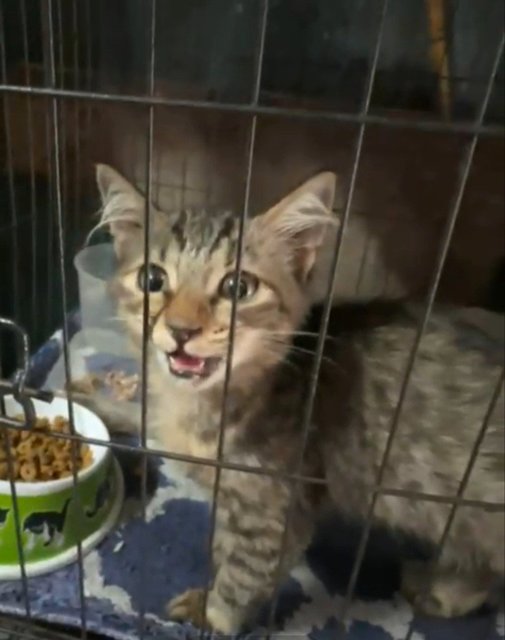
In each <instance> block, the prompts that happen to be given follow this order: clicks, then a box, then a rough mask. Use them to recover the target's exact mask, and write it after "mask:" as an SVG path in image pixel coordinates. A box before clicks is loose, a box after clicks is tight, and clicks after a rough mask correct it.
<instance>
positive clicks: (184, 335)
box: [168, 325, 202, 346]
mask: <svg viewBox="0 0 505 640" xmlns="http://www.w3.org/2000/svg"><path fill="white" fill-rule="evenodd" d="M168 328H169V330H170V333H171V334H172V337H173V339H174V340H175V341H176V342H177V344H178V345H179V346H182V345H184V344H185V343H186V342H188V341H189V340H191V338H194V337H195V336H196V335H198V334H199V333H201V332H202V329H201V327H198V328H196V329H195V328H191V327H176V326H173V325H168Z"/></svg>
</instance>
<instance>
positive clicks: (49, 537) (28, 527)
mask: <svg viewBox="0 0 505 640" xmlns="http://www.w3.org/2000/svg"><path fill="white" fill-rule="evenodd" d="M69 504H70V500H67V501H66V503H65V506H64V507H63V511H61V512H60V511H42V512H37V513H32V514H31V515H29V516H28V517H27V518H26V520H25V521H24V523H23V531H25V532H28V533H32V534H34V535H37V536H44V546H45V547H47V546H49V545H50V544H51V543H52V542H54V541H56V540H57V539H58V538H61V536H62V535H63V527H64V526H65V519H66V516H67V510H68V507H69Z"/></svg>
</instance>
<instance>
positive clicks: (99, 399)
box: [56, 389, 141, 435]
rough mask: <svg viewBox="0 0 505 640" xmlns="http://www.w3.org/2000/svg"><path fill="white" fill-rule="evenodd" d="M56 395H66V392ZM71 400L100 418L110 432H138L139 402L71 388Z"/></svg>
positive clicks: (132, 433) (130, 433)
mask: <svg viewBox="0 0 505 640" xmlns="http://www.w3.org/2000/svg"><path fill="white" fill-rule="evenodd" d="M56 395H58V396H60V397H66V396H67V394H66V392H63V391H62V392H58V393H57V394H56ZM72 400H73V401H74V402H76V403H77V404H80V405H82V406H83V407H86V409H89V410H90V411H92V412H93V413H96V415H97V416H98V417H99V418H101V420H102V421H103V422H104V424H105V425H106V427H107V428H108V430H109V431H110V432H111V433H113V434H114V433H118V434H127V435H137V434H139V433H140V421H141V418H140V409H141V408H140V404H138V403H134V402H125V401H121V400H112V399H111V398H109V397H107V396H104V395H102V394H100V393H97V392H93V393H84V392H82V391H79V390H73V389H72Z"/></svg>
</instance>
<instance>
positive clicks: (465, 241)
mask: <svg viewBox="0 0 505 640" xmlns="http://www.w3.org/2000/svg"><path fill="white" fill-rule="evenodd" d="M477 5H478V6H477ZM503 47H504V35H503V4H502V3H501V2H500V1H499V0H497V1H496V2H495V1H493V0H489V2H486V3H472V2H470V1H466V2H465V1H463V0H459V1H458V0H445V1H444V0H426V1H421V0H416V1H414V0H412V1H410V2H401V1H400V0H389V1H388V0H360V1H359V2H355V3H348V2H345V1H343V0H342V1H338V2H335V1H331V0H328V1H325V0H318V2H310V3H309V2H303V1H299V0H290V1H288V0H270V1H269V0H246V1H239V0H227V1H224V0H208V1H207V2H204V1H200V0H190V1H185V2H177V1H175V0H174V1H168V0H161V1H159V2H158V1H157V0H150V1H149V2H138V1H136V0H114V1H112V0H110V1H109V2H107V3H105V2H100V1H99V0H72V1H71V2H63V1H61V0H60V1H58V0H19V2H12V0H1V1H0V58H1V80H0V92H1V98H2V107H3V122H2V127H1V129H0V131H1V135H0V155H1V157H2V176H1V180H2V184H1V186H0V193H1V198H2V200H1V201H2V205H3V206H2V212H1V214H0V215H1V217H0V264H1V276H0V316H5V318H8V320H7V319H5V320H2V325H1V327H0V328H1V329H2V334H1V335H2V341H1V349H2V351H1V355H2V359H1V364H2V372H3V378H4V380H2V381H1V386H0V389H1V390H2V392H3V393H7V392H9V393H13V394H14V396H15V397H16V398H17V399H19V400H20V401H22V402H21V404H22V406H23V408H24V411H25V416H24V422H23V426H22V428H24V429H30V428H31V425H32V421H33V405H32V403H31V399H33V398H46V399H47V398H48V397H49V395H48V393H47V392H40V391H37V390H35V389H34V388H33V387H35V386H36V385H37V384H38V383H37V381H36V380H34V379H33V378H32V377H31V373H30V358H29V356H30V351H31V350H33V349H34V348H37V347H39V346H40V345H42V344H43V343H44V341H45V340H46V339H47V338H48V337H49V336H50V335H51V333H52V332H53V331H55V330H56V329H58V328H59V327H61V329H62V338H63V346H62V351H63V360H64V369H65V376H66V380H67V383H69V382H70V380H71V379H72V371H71V358H70V354H69V342H70V338H71V333H72V329H71V326H70V322H71V321H70V320H69V315H68V313H69V311H70V310H71V309H72V308H74V307H75V306H76V305H77V304H78V295H77V282H76V280H75V277H74V274H73V268H72V260H73V257H74V255H75V253H76V251H77V250H78V249H79V248H80V247H81V246H82V245H83V242H84V241H85V239H86V235H87V233H88V232H89V230H90V229H91V227H92V226H94V224H95V220H94V219H93V217H92V213H93V211H96V209H97V206H98V205H97V195H96V188H95V186H94V168H93V165H94V163H95V162H106V163H110V164H112V165H114V166H117V167H118V168H119V169H120V170H121V171H122V172H123V173H125V174H126V175H128V177H129V178H131V179H132V181H133V182H134V183H136V184H138V185H139V186H140V187H141V188H143V189H144V191H145V193H146V201H147V202H148V203H149V202H151V201H152V202H153V203H155V204H160V205H162V206H163V207H165V208H167V207H168V208H184V207H188V206H205V207H207V208H209V209H212V207H215V206H224V207H232V208H234V209H235V210H236V211H237V212H239V213H238V215H239V216H240V220H241V228H242V229H243V227H244V223H245V221H246V220H247V218H248V217H249V216H250V215H252V214H254V213H256V212H257V211H261V210H263V209H264V208H265V207H266V206H268V204H270V203H271V202H273V201H274V199H275V198H277V197H279V196H280V195H281V194H283V193H284V192H285V191H286V190H287V189H288V188H290V187H292V186H294V185H295V184H296V183H297V182H299V181H300V180H301V179H302V178H304V177H307V175H309V174H310V172H314V171H315V170H316V169H319V168H322V167H326V168H330V169H332V170H335V171H336V172H337V174H338V175H339V176H341V177H343V187H342V194H341V196H340V199H339V198H337V203H336V208H337V209H339V212H340V214H341V219H342V226H341V232H340V233H339V234H338V237H336V240H335V243H334V245H332V247H331V250H330V252H329V256H328V269H329V280H328V282H327V283H326V284H325V287H324V291H321V292H318V295H319V297H320V298H324V299H325V313H324V316H323V323H322V326H321V328H320V336H319V340H318V346H317V349H316V353H315V356H314V365H313V366H314V369H313V375H312V385H311V388H310V389H309V391H308V396H307V406H306V411H305V413H304V416H303V425H302V429H303V432H304V433H305V434H307V433H308V429H309V427H310V421H311V415H312V411H313V404H314V398H315V392H316V388H317V379H318V373H319V369H320V366H321V361H322V350H323V345H324V339H325V336H326V332H327V330H328V319H329V312H330V308H331V304H332V302H333V301H334V298H335V297H336V298H339V297H342V298H349V297H351V298H352V297H353V296H360V295H362V296H365V297H366V296H371V295H386V296H387V295H392V294H395V295H397V294H401V295H415V296H417V297H421V298H422V299H423V300H424V312H423V314H422V318H421V321H420V324H419V327H418V331H417V335H416V340H415V343H414V345H413V346H412V350H411V352H410V357H409V360H408V364H407V367H406V370H405V376H404V380H403V382H402V386H401V389H400V390H399V399H398V404H397V406H396V408H395V411H394V416H393V419H392V423H391V426H390V433H389V439H388V444H387V446H386V450H385V453H384V458H383V462H382V465H381V467H380V470H379V472H378V476H377V480H376V484H375V486H373V487H370V506H369V510H368V518H367V522H366V525H365V527H364V529H363V531H362V533H361V534H360V540H359V545H358V548H357V551H356V554H355V557H354V559H353V567H352V571H351V575H350V580H349V583H348V585H347V589H346V592H345V598H344V604H343V606H342V609H341V611H339V612H338V614H339V616H340V620H341V621H342V622H344V621H345V620H346V618H347V617H348V615H349V607H350V602H351V599H352V597H353V593H354V591H355V587H356V582H357V578H358V574H359V571H360V566H361V564H362V562H363V559H364V555H365V551H366V547H367V543H368V539H369V536H370V532H371V528H372V525H373V519H374V510H375V506H376V502H377V500H378V499H379V498H380V496H383V495H395V496H403V497H405V499H409V500H427V501H429V500H438V501H442V502H444V503H446V504H447V505H448V508H449V516H448V519H447V525H446V528H445V530H444V535H443V536H442V539H441V541H440V549H441V548H442V546H443V545H444V542H445V539H446V538H447V535H448V533H449V530H450V527H451V523H452V521H453V519H454V515H455V513H456V510H457V508H458V507H460V506H461V505H463V504H465V502H468V501H465V499H464V497H463V494H464V488H465V484H466V482H467V479H468V475H469V473H470V472H471V469H472V465H473V464H474V461H475V456H476V452H477V450H478V446H479V439H478V441H477V442H476V445H475V450H474V451H473V452H472V454H471V455H470V452H469V456H470V459H469V462H468V468H467V470H466V473H465V476H464V478H463V479H462V481H461V486H460V490H459V491H458V493H457V495H453V496H444V497H441V496H432V495H425V494H420V493H419V492H417V493H416V492H414V491H402V490H398V489H394V488H388V487H385V486H383V475H384V471H385V469H386V465H387V461H388V455H389V453H390V450H391V446H392V443H393V439H394V436H395V433H396V431H397V428H398V424H399V422H400V420H401V409H402V403H403V400H404V398H405V394H406V392H407V387H408V383H409V376H410V373H411V371H412V367H413V366H414V362H415V359H416V354H417V351H418V348H419V344H420V342H421V340H422V337H423V333H424V331H425V329H426V326H427V322H428V319H429V317H430V314H431V311H432V308H433V305H434V303H435V301H436V300H437V301H443V302H451V303H457V304H461V305H468V306H471V305H482V306H485V305H488V306H490V305H492V304H493V303H492V302H491V301H489V299H488V297H487V295H488V289H486V287H487V286H488V283H489V282H490V281H491V279H492V277H493V274H494V273H495V269H496V267H497V266H499V265H500V264H501V261H502V260H503V255H504V250H503V234H504V226H505V222H504V219H503V170H504V162H503V156H504V154H503V140H504V137H503V133H504V128H503V106H504V91H503V68H504V67H503ZM147 208H148V209H149V205H147ZM146 219H148V212H147V214H146ZM146 236H148V234H146ZM148 253H149V240H148V237H147V238H146V240H145V256H146V262H147V256H148ZM240 260H241V256H240V251H239V252H238V255H237V259H236V266H235V268H236V271H237V273H238V271H239V270H240V265H241V262H240ZM500 295H502V292H501V294H500ZM495 302H496V304H498V302H497V301H496V300H495ZM235 308H236V300H235V301H234V304H233V310H232V318H235ZM146 312H147V307H146V305H144V314H145V318H144V329H145V331H144V343H143V361H142V367H141V372H142V373H141V391H142V393H141V395H142V398H141V403H142V407H143V410H142V432H141V438H140V445H139V446H133V445H125V444H120V443H116V442H113V443H111V444H110V445H109V446H110V447H111V448H112V449H116V450H123V451H129V452H131V453H133V454H135V455H137V456H139V459H140V460H142V461H143V463H142V470H143V473H142V478H141V481H140V484H141V487H142V491H141V493H142V512H143V513H144V515H145V511H146V501H147V488H146V473H147V472H146V462H145V461H146V459H147V458H148V457H151V456H159V457H162V458H164V459H165V458H166V459H174V460H184V461H186V462H190V463H193V464H195V465H207V466H211V467H213V468H215V469H216V471H217V472H216V483H215V487H214V492H213V501H212V505H213V507H212V514H211V521H212V523H213V525H215V518H216V504H217V496H218V494H219V483H220V471H221V469H231V470H239V471H244V472H248V473H259V472H260V471H258V469H257V468H256V467H250V468H249V467H246V466H243V465H233V464H231V463H229V462H227V461H226V460H224V459H223V456H222V444H223V428H224V421H225V416H226V394H225V401H224V406H223V418H222V421H221V427H222V429H221V434H220V439H219V445H218V455H217V457H216V458H215V459H207V458H198V457H197V456H182V455H178V454H175V453H173V452H170V451H164V450H158V449H153V448H152V447H150V446H148V443H147V430H146V394H147V388H148V380H147V364H146V352H147V341H148V332H147V330H146V329H147V320H146V317H147V313H146ZM233 335H234V331H233V330H232V331H231V337H230V344H229V348H228V358H230V357H231V354H232V353H233ZM28 337H29V338H30V343H29V342H28ZM229 376H230V367H228V368H227V378H226V381H225V389H227V387H228V384H229ZM0 377H1V376H0ZM502 385H503V374H502V376H501V378H500V380H499V381H498V383H497V386H496V389H494V390H493V389H490V390H489V395H490V408H489V411H488V413H487V415H486V417H485V419H484V423H483V426H482V430H481V437H483V434H484V433H485V429H486V426H487V421H488V420H489V416H490V415H491V412H492V410H493V408H494V406H495V404H496V403H497V402H498V400H499V394H500V391H501V388H502ZM68 401H69V415H70V422H71V423H72V397H71V394H69V398H68ZM1 424H2V429H3V428H5V429H7V428H14V426H13V424H12V421H11V422H9V420H8V419H7V418H6V416H5V415H3V417H2V419H1ZM15 428H20V427H19V424H16V426H15ZM61 437H62V438H64V439H67V440H69V441H70V442H73V443H74V445H73V446H72V452H73V456H74V465H75V462H76V447H77V443H78V442H80V441H81V440H82V438H81V437H80V436H78V435H76V434H75V430H72V433H71V434H70V435H64V436H61ZM481 437H480V439H481ZM305 439H306V438H305ZM9 455H10V454H9V452H8V457H9ZM303 455H304V452H303V451H301V452H300V460H302V459H303ZM9 460H10V458H9ZM9 464H10V465H12V461H11V460H10V461H9ZM300 470H301V465H300ZM300 470H299V472H298V473H292V474H289V480H290V481H291V482H292V483H293V485H294V484H295V483H299V482H309V483H310V482H312V483H316V484H317V483H318V482H320V480H319V479H317V478H305V477H302V476H301V471H300ZM76 473H77V472H76V468H74V472H73V481H74V486H76V483H77V475H76ZM261 473H265V474H267V475H268V474H269V475H271V476H272V477H277V476H278V477H280V476H281V475H282V474H281V472H280V471H278V470H276V469H270V470H262V471H261ZM11 492H12V499H13V509H14V515H15V519H16V529H17V541H18V555H19V564H20V566H21V580H22V585H23V589H22V590H23V598H24V602H23V606H24V609H25V620H24V621H19V622H17V623H13V622H9V621H7V620H6V621H5V622H2V623H1V624H0V628H2V627H1V625H2V624H3V625H4V626H5V629H6V632H8V633H11V634H12V637H24V638H31V637H49V636H48V635H44V634H49V633H51V634H52V635H51V637H59V635H57V634H61V636H62V637H67V634H70V633H71V631H70V630H67V631H62V630H59V631H56V630H54V629H52V630H51V631H50V632H49V630H48V628H47V627H43V628H41V627H40V626H37V624H38V623H37V620H36V619H35V618H36V616H34V615H33V612H32V611H31V608H30V584H29V583H30V580H29V578H27V576H26V572H25V569H24V559H23V549H22V544H21V533H20V521H19V512H18V510H17V507H16V500H17V499H16V484H15V483H14V482H13V481H11ZM474 506H475V505H474ZM481 506H482V507H483V508H488V509H489V508H493V509H499V508H501V507H500V505H495V504H491V505H490V504H487V503H483V504H482V505H481ZM289 526H290V523H289V516H288V518H287V522H286V524H285V533H286V532H287V531H288V530H289ZM212 535H213V530H212ZM212 535H211V537H212ZM77 546H78V549H77V562H78V565H79V571H78V576H79V597H80V604H81V616H80V617H81V619H80V629H79V630H74V632H73V633H74V635H78V636H79V637H82V638H85V637H89V638H92V637H93V635H92V634H91V632H90V631H89V629H88V627H87V616H86V597H85V589H84V570H83V550H82V548H81V546H80V544H78V545H77ZM280 565H281V559H280V560H279V566H280ZM141 573H142V572H141ZM139 579H147V576H142V575H141V576H140V578H139ZM274 600H275V598H274ZM273 609H274V608H273V607H272V609H271V611H273ZM145 619H146V611H144V610H142V609H141V611H140V613H139V624H138V629H137V633H138V636H137V637H139V638H144V637H148V636H147V635H145V634H146V630H145V629H146V627H145ZM38 622H39V623H40V621H38ZM273 623H274V617H273V613H272V614H271V615H270V617H269V625H270V629H272V628H273ZM342 629H344V627H342ZM37 634H38V635H37ZM411 634H412V630H410V631H409V633H408V635H407V637H408V638H410V637H412V635H411ZM262 637H263V636H262ZM265 637H266V636H265Z"/></svg>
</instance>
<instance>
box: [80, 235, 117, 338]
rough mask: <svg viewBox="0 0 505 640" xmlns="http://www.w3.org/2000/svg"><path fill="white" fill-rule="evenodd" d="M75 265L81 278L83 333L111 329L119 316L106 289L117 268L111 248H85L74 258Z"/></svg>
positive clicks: (99, 245)
mask: <svg viewBox="0 0 505 640" xmlns="http://www.w3.org/2000/svg"><path fill="white" fill-rule="evenodd" d="M74 265H75V268H76V269H77V274H78V278H79V303H80V305H81V318H82V329H83V330H84V329H91V328H110V325H111V322H113V318H114V317H115V314H116V311H115V304H114V301H113V299H112V297H111V295H110V293H109V289H108V286H107V282H108V280H109V279H110V278H111V277H112V276H113V275H114V272H115V270H116V267H117V263H116V256H115V254H114V249H113V247H112V245H111V244H95V245H93V246H91V247H85V248H84V249H82V250H81V251H79V253H78V254H77V255H76V256H75V258H74Z"/></svg>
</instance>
